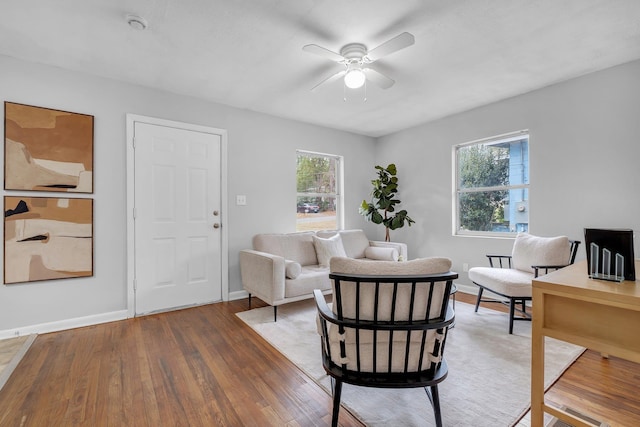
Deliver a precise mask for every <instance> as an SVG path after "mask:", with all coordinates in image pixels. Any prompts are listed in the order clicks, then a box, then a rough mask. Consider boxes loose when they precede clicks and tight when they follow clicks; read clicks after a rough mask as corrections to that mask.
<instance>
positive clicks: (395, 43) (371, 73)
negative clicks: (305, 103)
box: [302, 32, 415, 91]
mask: <svg viewBox="0 0 640 427" xmlns="http://www.w3.org/2000/svg"><path fill="white" fill-rule="evenodd" d="M414 43H415V37H413V34H410V33H406V32H405V33H402V34H400V35H398V36H396V37H394V38H392V39H390V40H387V41H386V42H384V43H382V44H381V45H380V46H378V47H376V48H375V49H372V50H367V47H366V46H365V45H363V44H362V43H349V44H347V45H344V46H343V47H342V49H340V53H336V52H333V51H331V50H329V49H326V48H324V47H321V46H318V45H317V44H308V45H306V46H304V47H303V48H302V50H304V51H305V52H309V53H314V54H316V55H320V56H322V57H324V58H327V59H330V60H332V61H335V62H337V63H339V64H343V65H344V66H345V69H344V70H341V71H338V72H337V73H335V74H332V75H330V76H329V77H327V78H325V79H324V80H322V81H321V82H320V83H318V84H317V85H315V86H314V87H313V88H311V91H315V90H316V89H317V88H318V87H320V86H321V85H323V84H326V83H330V82H333V81H336V80H338V79H339V78H341V77H344V84H345V86H346V87H348V88H350V89H357V88H359V87H361V86H362V85H364V83H365V81H367V80H368V81H371V82H373V83H374V84H376V85H378V86H379V87H381V88H382V89H388V88H390V87H391V86H393V84H394V83H395V81H394V80H393V79H391V78H389V77H387V76H385V75H384V74H382V73H381V72H379V71H377V70H375V69H374V68H371V67H369V64H371V63H373V62H375V61H377V60H378V59H380V58H383V57H385V56H387V55H390V54H392V53H394V52H397V51H399V50H400V49H404V48H405V47H408V46H411V45H412V44H414Z"/></svg>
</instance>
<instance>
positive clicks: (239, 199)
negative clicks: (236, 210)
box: [236, 194, 247, 206]
mask: <svg viewBox="0 0 640 427" xmlns="http://www.w3.org/2000/svg"><path fill="white" fill-rule="evenodd" d="M246 204H247V196H245V195H244V194H238V195H237V196H236V205H238V206H244V205H246Z"/></svg>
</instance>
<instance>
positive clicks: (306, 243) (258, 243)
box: [253, 231, 318, 266]
mask: <svg viewBox="0 0 640 427" xmlns="http://www.w3.org/2000/svg"><path fill="white" fill-rule="evenodd" d="M314 234H315V233H314V232H312V231H308V232H299V233H288V234H282V233H277V234H257V235H255V236H254V237H253V248H254V249H255V250H257V251H260V252H267V253H270V254H273V255H278V256H281V257H283V258H285V259H289V260H291V261H295V262H297V263H299V264H300V265H301V266H305V265H317V264H318V258H317V257H316V250H315V248H314V246H313V236H314Z"/></svg>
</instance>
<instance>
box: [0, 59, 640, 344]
mask: <svg viewBox="0 0 640 427" xmlns="http://www.w3.org/2000/svg"><path fill="white" fill-rule="evenodd" d="M639 75H640V61H637V62H633V63H630V64H627V65H623V66H619V67H615V68H612V69H609V70H605V71H602V72H598V73H594V74H591V75H587V76H584V77H581V78H578V79H574V80H571V81H569V82H565V83H561V84H557V85H554V86H551V87H548V88H545V89H542V90H538V91H535V92H531V93H529V94H526V95H522V96H519V97H515V98H512V99H509V100H506V101H503V102H499V103H495V104H492V105H489V106H486V107H482V108H478V109H476V110H473V111H469V112H466V113H462V114H458V115H455V116H451V117H448V118H445V119H442V120H439V121H435V122H432V123H427V124H424V125H422V126H418V127H415V128H412V129H408V130H405V131H403V132H399V133H396V134H393V135H390V136H387V137H383V138H380V139H379V140H378V141H377V143H376V141H374V140H372V139H371V138H368V137H364V136H359V135H354V134H349V133H345V132H341V131H336V130H331V129H326V128H321V127H317V126H312V125H307V124H303V123H298V122H293V121H289V120H283V119H278V118H274V117H270V116H267V115H263V114H258V113H253V112H250V111H246V110H239V109H235V108H231V107H227V106H224V105H220V104H214V103H210V102H205V101H202V100H198V99H195V98H190V97H184V96H178V95H175V94H170V93H166V92H160V91H157V90H152V89H148V88H143V87H140V86H134V85H128V84H124V83H120V82H116V81H113V80H107V79H102V78H97V77H92V76H88V75H82V74H77V73H73V72H69V71H65V70H61V69H58V68H52V67H48V66H43V65H38V64H34V63H28V62H23V61H19V60H15V59H12V58H8V57H2V56H0V101H11V102H18V103H24V104H30V105H37V106H42V107H51V108H56V109H61V110H67V111H73V112H78V113H84V114H91V115H93V116H95V133H94V144H95V147H94V156H95V158H94V164H95V171H94V176H95V192H94V194H93V196H92V197H93V198H94V200H95V204H94V210H95V211H94V227H95V228H94V231H95V247H94V256H95V266H94V269H95V272H94V273H95V274H94V277H91V278H84V279H80V278H79V279H68V280H54V281H46V282H34V283H28V284H14V285H0V338H2V337H4V336H8V335H9V334H13V333H14V332H20V333H25V332H31V331H33V330H37V329H38V328H40V329H42V325H45V326H46V325H47V324H52V325H53V328H54V329H55V328H59V327H61V326H65V325H67V326H76V325H78V324H79V323H83V322H84V323H87V324H89V323H93V322H98V321H105V320H112V319H114V318H120V317H122V316H123V315H124V314H123V313H126V309H127V306H126V304H127V283H126V215H127V212H126V206H125V199H126V197H125V195H126V173H125V172H126V167H125V160H126V147H125V137H126V134H125V116H126V114H127V113H134V114H140V115H146V116H151V117H159V118H164V119H168V120H177V121H183V122H187V123H194V124H199V125H205V126H211V127H216V128H222V129H226V130H228V169H229V176H228V195H229V200H228V204H229V212H227V213H226V215H225V220H224V226H226V227H227V230H228V235H229V290H230V292H234V291H239V290H241V284H240V277H239V268H238V251H239V250H240V249H242V248H245V247H249V246H250V245H251V237H252V236H253V235H254V234H256V233H259V232H267V231H274V232H275V231H278V232H280V231H293V230H294V227H295V225H294V224H295V213H294V212H295V211H294V210H293V205H294V204H295V202H296V199H295V180H294V176H295V150H296V149H298V148H300V149H305V150H311V151H320V152H326V153H332V154H339V155H343V156H344V157H345V172H346V187H345V195H346V203H345V205H346V224H345V225H346V227H347V228H364V229H365V230H366V231H367V233H368V234H369V235H370V236H371V237H375V238H382V237H383V235H384V233H383V230H382V228H381V227H378V226H372V225H371V224H368V223H366V222H365V221H364V220H363V219H362V217H360V216H359V215H358V213H357V208H358V206H359V204H360V202H361V200H362V199H363V198H367V197H368V195H369V191H370V184H369V182H370V180H371V179H372V178H373V177H374V175H375V170H374V169H373V166H374V165H375V164H382V165H385V166H386V165H387V164H388V163H396V165H397V166H398V167H399V178H400V186H401V187H400V188H401V192H400V195H399V196H400V199H401V200H402V202H403V203H402V207H403V208H406V209H407V210H408V211H409V214H410V215H411V216H412V217H413V219H415V220H416V222H417V224H414V226H412V227H411V228H407V227H405V228H403V229H400V230H396V231H393V232H392V234H391V238H392V240H396V241H405V242H407V243H408V245H409V254H410V257H412V258H414V257H419V256H431V255H444V256H449V257H451V258H452V259H453V261H454V269H455V270H457V271H459V272H460V274H461V281H463V282H464V281H466V280H467V278H466V275H465V274H463V273H462V263H463V262H467V263H469V264H471V265H472V266H473V265H484V264H485V262H486V261H485V258H484V254H485V253H486V252H509V251H510V249H511V243H512V242H511V240H502V239H484V238H469V237H466V238H465V237H453V236H451V194H452V191H451V190H452V186H451V147H452V146H453V145H455V144H458V143H461V142H466V141H471V140H475V139H478V138H482V137H486V136H492V135H497V134H501V133H505V132H509V131H513V130H518V129H529V130H530V132H531V148H530V150H531V153H530V154H531V205H530V214H531V217H530V218H531V232H532V233H537V234H540V235H555V234H567V235H569V236H570V237H572V238H579V239H581V240H583V236H582V230H583V228H584V227H587V226H589V227H630V228H633V229H635V230H638V229H640V197H639V196H638V194H639V193H638V190H637V185H638V183H639V182H640V172H639V169H638V167H637V165H636V162H637V159H638V158H639V157H640V156H639V155H640V137H639V135H640V120H639V118H640V81H639V79H638V78H637V76H639ZM310 102H312V99H311V100H310ZM3 125H4V124H3V122H0V126H3ZM1 133H2V134H3V133H4V132H3V131H2V132H1ZM3 157H4V156H0V159H3ZM1 161H3V160H0V162H1ZM14 193H15V192H7V191H5V192H4V194H14ZM236 194H245V195H246V196H247V205H246V206H236V205H235V196H236ZM34 195H48V196H51V193H46V194H40V193H34ZM223 214H225V213H223ZM583 254H584V251H583V248H581V252H580V255H581V257H583V256H584V255H583ZM0 258H1V257H0ZM1 262H2V260H1V259H0V263H1ZM78 319H80V320H78ZM45 329H46V328H45Z"/></svg>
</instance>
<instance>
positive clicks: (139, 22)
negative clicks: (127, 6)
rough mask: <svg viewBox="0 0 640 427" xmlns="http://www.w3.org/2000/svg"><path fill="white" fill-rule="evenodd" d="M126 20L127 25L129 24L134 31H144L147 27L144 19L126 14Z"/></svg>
mask: <svg viewBox="0 0 640 427" xmlns="http://www.w3.org/2000/svg"><path fill="white" fill-rule="evenodd" d="M126 20H127V24H129V26H130V27H131V28H133V29H134V30H139V31H142V30H146V29H147V27H148V26H149V24H148V23H147V20H146V19H144V18H143V17H142V16H138V15H133V14H128V15H127V16H126Z"/></svg>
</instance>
